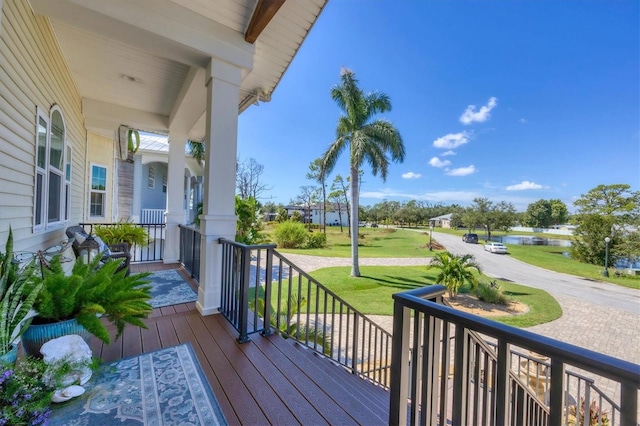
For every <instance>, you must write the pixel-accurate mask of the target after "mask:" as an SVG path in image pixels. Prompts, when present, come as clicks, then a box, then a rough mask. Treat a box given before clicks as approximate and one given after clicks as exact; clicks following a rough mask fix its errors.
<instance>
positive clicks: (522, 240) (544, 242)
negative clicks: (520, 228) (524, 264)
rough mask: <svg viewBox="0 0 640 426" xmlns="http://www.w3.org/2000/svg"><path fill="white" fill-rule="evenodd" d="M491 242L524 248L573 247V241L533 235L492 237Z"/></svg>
mask: <svg viewBox="0 0 640 426" xmlns="http://www.w3.org/2000/svg"><path fill="white" fill-rule="evenodd" d="M491 241H497V242H499V243H504V244H517V245H523V246H557V247H571V241H569V240H558V239H554V238H541V237H533V236H531V235H505V236H503V237H491Z"/></svg>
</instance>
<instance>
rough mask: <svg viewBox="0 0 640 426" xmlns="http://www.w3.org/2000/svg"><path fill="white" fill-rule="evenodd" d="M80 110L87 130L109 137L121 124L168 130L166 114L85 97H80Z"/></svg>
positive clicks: (158, 130)
mask: <svg viewBox="0 0 640 426" xmlns="http://www.w3.org/2000/svg"><path fill="white" fill-rule="evenodd" d="M82 112H83V115H84V117H85V127H86V128H87V130H90V131H93V132H96V133H99V134H108V135H110V137H113V134H114V132H115V131H116V129H117V128H118V127H119V126H120V125H122V124H124V125H126V126H129V127H131V128H133V129H140V130H146V131H149V132H155V133H164V134H167V133H168V132H169V117H168V116H166V115H161V114H155V113H152V112H147V111H140V110H137V109H133V108H127V107H123V106H120V105H115V104H110V103H107V102H101V101H97V100H95V99H87V98H83V99H82Z"/></svg>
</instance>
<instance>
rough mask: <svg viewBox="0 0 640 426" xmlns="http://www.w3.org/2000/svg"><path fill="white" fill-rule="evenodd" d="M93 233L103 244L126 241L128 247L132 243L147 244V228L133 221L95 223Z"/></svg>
mask: <svg viewBox="0 0 640 426" xmlns="http://www.w3.org/2000/svg"><path fill="white" fill-rule="evenodd" d="M95 233H96V235H97V236H98V237H100V239H102V241H104V242H105V244H118V243H127V244H129V248H131V247H133V246H134V245H136V246H138V247H146V246H148V245H149V234H148V233H147V230H146V229H144V228H142V227H140V226H137V225H136V224H135V223H129V222H119V223H116V224H114V225H109V226H106V225H96V227H95Z"/></svg>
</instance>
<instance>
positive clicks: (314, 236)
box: [306, 232, 327, 249]
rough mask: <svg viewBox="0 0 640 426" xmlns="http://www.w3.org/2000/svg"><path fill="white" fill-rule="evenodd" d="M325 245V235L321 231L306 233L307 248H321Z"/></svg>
mask: <svg viewBox="0 0 640 426" xmlns="http://www.w3.org/2000/svg"><path fill="white" fill-rule="evenodd" d="M326 245H327V236H326V235H325V234H324V233H322V232H312V233H308V234H307V244H306V247H307V248H310V249H312V248H323V247H324V246H326Z"/></svg>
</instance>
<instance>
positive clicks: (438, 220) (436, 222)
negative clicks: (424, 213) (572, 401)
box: [429, 213, 452, 228]
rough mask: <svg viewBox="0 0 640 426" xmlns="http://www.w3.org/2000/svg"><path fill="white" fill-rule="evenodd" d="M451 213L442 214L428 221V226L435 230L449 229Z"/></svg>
mask: <svg viewBox="0 0 640 426" xmlns="http://www.w3.org/2000/svg"><path fill="white" fill-rule="evenodd" d="M451 216H452V213H448V214H443V215H442V216H436V217H432V218H431V219H429V224H430V225H432V226H434V227H436V228H451Z"/></svg>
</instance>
